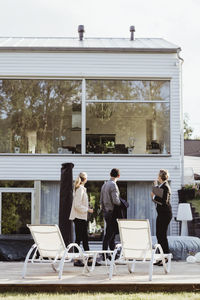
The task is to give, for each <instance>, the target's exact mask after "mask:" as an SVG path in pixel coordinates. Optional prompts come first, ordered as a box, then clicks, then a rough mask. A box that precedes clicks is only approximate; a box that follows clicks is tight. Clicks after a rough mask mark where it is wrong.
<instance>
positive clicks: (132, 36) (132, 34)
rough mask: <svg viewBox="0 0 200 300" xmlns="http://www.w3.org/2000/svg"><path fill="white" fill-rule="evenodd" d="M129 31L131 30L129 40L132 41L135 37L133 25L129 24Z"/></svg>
mask: <svg viewBox="0 0 200 300" xmlns="http://www.w3.org/2000/svg"><path fill="white" fill-rule="evenodd" d="M130 32H131V38H130V41H134V39H135V37H134V32H135V26H131V27H130Z"/></svg>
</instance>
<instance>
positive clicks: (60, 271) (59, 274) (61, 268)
mask: <svg viewBox="0 0 200 300" xmlns="http://www.w3.org/2000/svg"><path fill="white" fill-rule="evenodd" d="M67 252H68V249H66V250H65V252H64V254H63V257H62V259H61V261H60V264H59V267H58V269H59V273H58V278H59V279H62V273H63V268H64V263H65V257H66V254H67Z"/></svg>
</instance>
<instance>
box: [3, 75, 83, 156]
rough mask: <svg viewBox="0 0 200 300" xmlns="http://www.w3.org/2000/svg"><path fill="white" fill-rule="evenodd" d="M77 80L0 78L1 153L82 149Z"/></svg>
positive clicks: (79, 83)
mask: <svg viewBox="0 0 200 300" xmlns="http://www.w3.org/2000/svg"><path fill="white" fill-rule="evenodd" d="M81 91H82V82H81V81H77V80H74V81H73V80H43V79H42V80H32V79H31V80H7V79H3V80H0V152H1V153H13V152H14V153H80V151H81Z"/></svg>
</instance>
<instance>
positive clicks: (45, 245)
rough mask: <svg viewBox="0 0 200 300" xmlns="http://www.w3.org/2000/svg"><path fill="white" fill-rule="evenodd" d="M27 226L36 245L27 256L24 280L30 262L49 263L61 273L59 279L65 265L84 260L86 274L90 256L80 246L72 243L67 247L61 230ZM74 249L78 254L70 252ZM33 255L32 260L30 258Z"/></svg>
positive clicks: (55, 227) (50, 226) (52, 227)
mask: <svg viewBox="0 0 200 300" xmlns="http://www.w3.org/2000/svg"><path fill="white" fill-rule="evenodd" d="M27 226H28V228H29V229H30V232H31V234H32V237H33V240H34V242H35V244H34V245H33V246H32V247H31V249H30V250H29V252H28V253H27V255H26V259H25V262H24V266H23V271H22V278H25V276H26V271H27V264H28V262H31V263H46V264H47V263H49V264H50V265H51V266H52V268H53V270H54V271H56V272H58V273H59V276H58V277H59V279H61V278H62V272H63V267H64V263H65V262H71V261H72V260H73V259H80V260H82V261H83V263H84V265H85V267H84V272H85V270H87V260H88V257H89V255H88V254H85V253H83V251H82V249H81V248H80V247H79V246H78V244H75V243H71V244H69V245H68V246H67V247H66V246H65V243H64V240H63V238H62V234H61V232H60V229H59V227H58V226H57V225H27ZM72 247H76V248H77V250H78V252H77V253H72V252H69V251H70V249H71V248H72ZM31 254H33V256H32V258H30V256H31ZM38 255H39V257H38ZM57 265H58V266H57ZM56 266H57V267H56Z"/></svg>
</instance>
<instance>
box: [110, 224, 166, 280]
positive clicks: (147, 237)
mask: <svg viewBox="0 0 200 300" xmlns="http://www.w3.org/2000/svg"><path fill="white" fill-rule="evenodd" d="M117 221H118V226H119V234H120V240H121V244H119V245H117V247H116V249H115V251H114V253H113V256H112V260H111V264H110V270H109V279H111V278H112V275H113V266H114V259H115V255H116V253H117V251H118V250H119V247H121V256H120V261H121V262H125V263H126V264H128V270H129V272H130V273H133V272H134V268H135V263H136V262H140V263H141V262H148V263H149V280H150V281H151V280H152V273H153V263H154V262H156V261H157V260H162V262H163V268H164V271H165V273H169V272H170V267H171V256H172V255H171V253H170V254H164V253H163V250H162V247H161V246H160V245H159V244H156V245H155V246H154V249H152V241H151V232H150V225H149V220H123V219H121V220H117ZM157 250H159V252H160V253H158V254H157V253H156V252H157ZM165 258H167V259H168V263H167V264H166V262H165Z"/></svg>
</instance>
